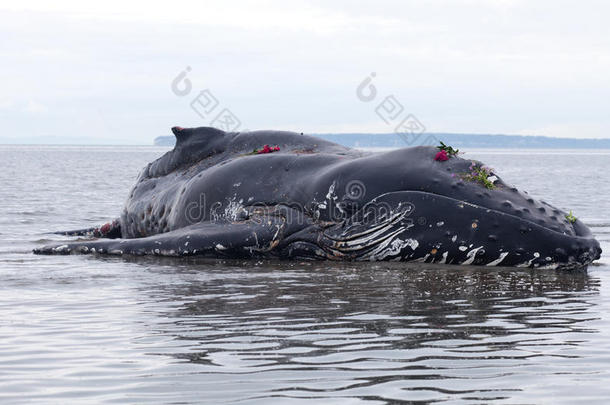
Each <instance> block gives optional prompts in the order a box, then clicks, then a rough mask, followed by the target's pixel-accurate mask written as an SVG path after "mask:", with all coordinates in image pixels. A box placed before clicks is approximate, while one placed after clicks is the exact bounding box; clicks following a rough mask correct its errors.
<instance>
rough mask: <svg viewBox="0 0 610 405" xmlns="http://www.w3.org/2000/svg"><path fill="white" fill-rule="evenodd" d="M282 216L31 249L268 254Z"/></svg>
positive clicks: (278, 233)
mask: <svg viewBox="0 0 610 405" xmlns="http://www.w3.org/2000/svg"><path fill="white" fill-rule="evenodd" d="M284 228H285V218H283V217H281V216H275V215H262V216H253V217H251V218H250V219H249V220H247V221H242V222H229V221H225V222H202V223H198V224H195V225H191V226H189V227H186V228H181V229H177V230H175V231H171V232H166V233H162V234H158V235H153V236H149V237H146V238H137V239H114V240H87V241H77V242H71V243H65V244H58V245H53V246H45V247H42V248H39V249H34V253H36V254H78V253H82V254H86V253H100V254H110V255H159V256H188V255H203V256H213V257H219V256H230V257H257V256H268V255H269V254H268V252H270V251H271V250H272V249H273V248H274V247H275V246H277V244H278V243H279V241H280V239H281V238H282V237H283V231H284Z"/></svg>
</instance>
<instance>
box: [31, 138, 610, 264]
mask: <svg viewBox="0 0 610 405" xmlns="http://www.w3.org/2000/svg"><path fill="white" fill-rule="evenodd" d="M172 130H173V132H174V134H175V135H176V145H175V147H174V149H173V150H172V151H169V152H167V153H166V154H165V155H163V156H162V157H161V158H159V159H157V160H156V161H154V162H152V163H150V164H149V165H148V166H147V167H146V168H145V169H144V170H143V171H142V173H141V174H140V176H139V178H138V180H137V182H136V184H135V186H134V187H133V189H132V190H131V192H130V195H129V198H128V199H127V202H126V204H125V209H124V211H123V213H122V215H121V217H120V218H119V219H118V220H115V221H114V222H113V223H112V224H111V225H106V226H105V227H102V228H95V229H88V230H81V231H73V232H68V233H67V234H69V235H81V236H83V235H89V236H97V237H101V238H96V239H90V238H89V239H81V240H77V241H71V242H69V243H65V244H61V245H56V246H47V247H43V248H40V249H36V250H35V251H34V252H35V253H40V254H69V253H96V254H115V255H121V254H129V255H147V254H149V255H164V256H187V255H202V256H210V257H239V258H243V257H246V258H248V257H270V258H273V257H275V258H298V259H330V260H372V261H377V260H397V261H420V262H435V263H447V264H472V265H491V266H493V265H501V266H520V267H525V266H527V267H548V268H576V267H582V266H586V265H587V264H589V263H590V262H592V261H593V260H595V259H598V258H599V256H600V253H601V249H600V247H599V243H598V242H597V241H596V240H595V239H594V238H593V237H592V235H591V233H590V231H589V229H588V228H587V227H586V226H585V225H584V224H583V223H582V222H580V221H579V220H576V221H575V222H574V223H572V222H571V221H569V220H568V219H567V218H566V212H564V211H561V210H559V209H557V208H555V207H553V206H551V205H549V204H547V203H545V202H541V201H537V200H535V199H533V198H531V197H530V196H528V194H527V193H524V192H521V191H519V190H517V189H516V188H514V187H512V186H510V185H508V184H506V183H504V182H503V181H502V180H501V179H499V178H498V179H497V180H496V181H495V183H494V184H495V187H494V188H493V189H488V188H486V187H484V186H483V185H482V184H480V183H478V182H473V181H468V180H465V179H464V173H468V172H469V168H470V166H471V164H472V163H473V161H471V160H466V159H463V158H461V157H459V156H453V157H451V158H450V159H449V160H447V161H437V160H435V155H436V153H437V152H438V149H437V148H435V147H432V146H418V147H412V148H403V149H398V150H392V151H389V152H383V153H368V152H363V151H359V150H354V149H350V148H347V147H343V146H340V145H337V144H334V143H331V142H327V141H324V140H321V139H318V138H315V137H311V136H307V135H300V134H297V133H293V132H282V131H253V132H243V133H239V132H237V133H225V132H223V131H220V130H218V129H214V128H208V127H202V128H188V129H183V128H180V127H174V128H172ZM266 144H268V145H272V146H276V145H277V146H279V148H280V150H279V151H274V152H273V153H265V154H252V151H253V149H256V148H258V149H260V148H261V147H262V146H263V145H266ZM109 238H113V239H109Z"/></svg>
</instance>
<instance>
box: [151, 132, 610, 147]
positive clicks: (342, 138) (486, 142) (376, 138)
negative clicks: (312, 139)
mask: <svg viewBox="0 0 610 405" xmlns="http://www.w3.org/2000/svg"><path fill="white" fill-rule="evenodd" d="M311 135H314V136H317V137H319V138H322V139H326V140H328V141H331V142H335V143H338V144H341V145H345V146H350V147H378V148H392V147H397V148H399V147H404V146H416V145H422V144H426V145H431V144H434V145H436V144H438V141H443V142H445V143H446V144H450V145H451V146H453V147H456V148H522V149H533V148H547V149H610V139H590V138H586V139H585V138H583V139H578V138H551V137H547V136H525V135H481V134H453V133H423V134H420V135H405V136H399V135H398V134H362V133H345V134H311ZM174 142H175V139H174V137H173V136H159V137H157V138H155V145H158V146H173V145H174Z"/></svg>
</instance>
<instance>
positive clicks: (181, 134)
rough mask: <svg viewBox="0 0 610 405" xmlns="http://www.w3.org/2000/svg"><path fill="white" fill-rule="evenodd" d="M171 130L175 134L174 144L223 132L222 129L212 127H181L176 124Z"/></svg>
mask: <svg viewBox="0 0 610 405" xmlns="http://www.w3.org/2000/svg"><path fill="white" fill-rule="evenodd" d="M172 132H173V133H174V135H175V136H176V145H180V144H183V143H185V142H186V141H188V140H189V139H191V138H201V137H206V136H213V135H219V134H224V132H223V131H221V130H219V129H216V128H213V127H199V128H182V127H178V126H176V127H172Z"/></svg>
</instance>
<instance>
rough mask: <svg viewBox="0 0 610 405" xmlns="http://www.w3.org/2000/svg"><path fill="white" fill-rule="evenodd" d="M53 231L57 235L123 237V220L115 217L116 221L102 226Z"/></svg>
mask: <svg viewBox="0 0 610 405" xmlns="http://www.w3.org/2000/svg"><path fill="white" fill-rule="evenodd" d="M53 233H54V234H55V235H65V236H87V237H91V238H107V239H116V238H120V237H121V222H120V221H119V220H118V219H115V220H114V221H112V222H107V223H105V224H104V225H102V226H96V227H93V228H84V229H74V230H71V231H57V232H53Z"/></svg>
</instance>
